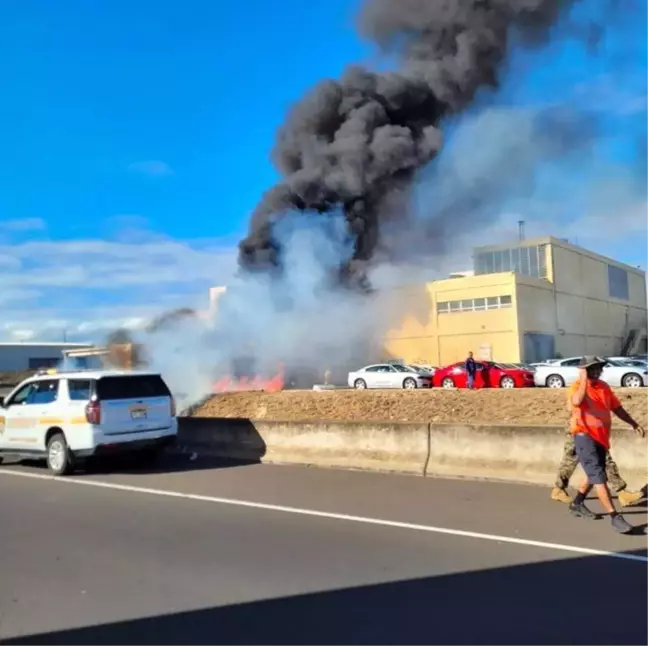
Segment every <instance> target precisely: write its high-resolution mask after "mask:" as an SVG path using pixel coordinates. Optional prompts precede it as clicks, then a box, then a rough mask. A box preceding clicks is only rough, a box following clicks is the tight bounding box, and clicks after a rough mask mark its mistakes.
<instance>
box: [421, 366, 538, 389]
mask: <svg viewBox="0 0 648 646" xmlns="http://www.w3.org/2000/svg"><path fill="white" fill-rule="evenodd" d="M476 363H477V372H476V374H475V388H528V387H529V386H534V385H535V384H534V382H533V372H532V371H531V370H526V369H524V368H520V367H518V366H513V365H509V364H504V363H495V362H493V361H477V362H476ZM466 381H467V374H466V365H465V362H463V361H460V362H458V363H453V364H452V365H450V366H446V367H445V368H438V369H437V371H436V372H435V373H434V381H433V383H434V387H435V388H466Z"/></svg>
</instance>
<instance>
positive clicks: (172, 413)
mask: <svg viewBox="0 0 648 646" xmlns="http://www.w3.org/2000/svg"><path fill="white" fill-rule="evenodd" d="M170 399H171V417H175V416H176V403H175V399H174V397H173V395H171V398H170Z"/></svg>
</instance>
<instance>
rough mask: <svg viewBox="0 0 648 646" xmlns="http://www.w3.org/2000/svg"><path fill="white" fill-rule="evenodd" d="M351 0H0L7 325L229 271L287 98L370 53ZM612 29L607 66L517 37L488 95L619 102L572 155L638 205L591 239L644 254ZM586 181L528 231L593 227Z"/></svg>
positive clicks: (42, 325) (157, 292) (0, 171)
mask: <svg viewBox="0 0 648 646" xmlns="http://www.w3.org/2000/svg"><path fill="white" fill-rule="evenodd" d="M586 4H588V3H586ZM589 4H590V5H591V2H590V3H589ZM355 9H356V3H355V2H354V1H349V0H326V1H324V0H313V1H312V2H304V1H303V0H277V1H276V2H273V3H270V2H267V0H264V1H262V0H251V1H250V2H247V3H242V2H232V1H229V0H223V2H221V3H215V2H211V1H209V0H190V1H188V2H172V1H171V0H156V1H153V0H138V1H137V2H126V1H125V0H76V1H75V0H57V1H56V2H42V1H41V0H7V1H5V2H4V3H3V5H2V8H1V9H0V72H1V74H2V79H3V100H2V102H1V103H0V140H1V141H2V146H1V147H0V252H1V253H0V283H2V285H3V288H2V292H1V293H0V305H2V307H3V312H4V316H3V321H2V322H0V336H4V337H6V338H26V337H28V336H41V337H47V338H60V336H61V334H62V330H63V329H66V330H67V334H68V337H69V338H84V337H85V338H92V337H94V336H96V335H97V334H99V333H100V332H101V331H103V330H105V329H106V328H107V327H108V328H109V327H111V326H113V325H115V324H121V323H133V324H134V323H135V322H136V321H138V320H140V319H141V318H142V317H146V316H148V315H150V314H151V313H153V312H155V311H157V310H159V309H166V308H169V307H175V306H182V305H200V306H204V305H205V304H206V289H207V287H208V286H209V285H213V284H219V283H222V282H224V281H226V280H227V277H228V276H230V275H231V272H232V271H233V268H234V263H235V251H234V250H233V246H234V245H235V244H236V242H237V241H238V239H239V238H240V236H241V235H242V233H243V232H244V231H245V228H246V222H247V218H248V215H249V212H250V211H251V210H252V209H253V207H254V205H255V203H256V201H257V200H258V198H259V196H260V194H261V192H262V191H263V190H264V189H265V188H267V187H268V186H270V185H271V184H272V183H273V182H274V180H275V179H276V176H275V174H274V171H273V169H272V167H271V165H270V162H269V159H268V154H269V151H270V149H271V147H272V144H273V140H274V134H275V131H276V128H277V126H278V125H279V124H280V123H281V121H282V119H283V116H284V113H285V111H286V109H287V108H288V107H289V105H290V104H291V102H293V101H294V100H296V99H298V98H299V96H300V95H301V94H302V93H303V92H304V90H306V89H307V88H308V87H309V86H311V85H312V84H313V83H315V82H316V81H318V80H319V79H321V78H322V77H325V76H333V77H335V76H338V75H339V74H340V72H341V71H342V69H343V68H344V66H345V65H346V64H347V63H349V62H367V61H370V60H371V58H372V55H373V53H372V50H371V49H370V48H369V47H368V45H367V44H366V43H361V42H359V41H358V40H357V38H356V35H355V32H354V30H353V18H354V13H355ZM643 22H644V25H645V20H644V21H643ZM627 29H643V30H644V32H645V26H641V25H639V27H637V25H636V24H626V25H623V26H622V27H621V31H620V32H619V33H623V30H627ZM644 42H645V38H644ZM606 46H607V47H610V48H611V50H610V51H611V54H610V56H608V58H609V59H610V60H613V61H614V65H613V66H612V68H610V69H608V68H605V66H603V67H601V69H598V68H597V67H596V65H594V64H592V63H591V61H590V60H589V59H587V57H586V56H585V57H584V58H583V60H579V58H578V57H579V56H582V54H581V53H579V52H578V51H576V50H573V49H571V50H570V49H569V48H567V49H565V48H564V47H557V48H554V49H553V50H552V51H551V52H549V53H550V56H549V58H547V59H546V60H548V61H550V63H549V64H546V63H544V64H542V65H539V64H538V61H537V57H530V58H525V57H524V56H520V57H517V58H516V59H515V61H514V65H513V71H514V73H512V74H511V75H510V77H511V78H512V79H513V81H511V82H508V83H506V84H505V89H504V92H503V93H502V95H501V96H500V97H499V98H498V100H497V101H495V102H493V101H492V100H490V99H488V101H487V102H490V104H491V107H492V104H493V103H494V104H495V106H496V107H497V105H507V106H508V105H511V104H513V105H525V103H529V102H530V103H533V104H534V105H535V104H538V103H542V102H546V100H547V97H548V96H552V95H555V96H558V97H559V96H563V95H564V94H565V93H572V94H573V95H574V96H575V97H580V98H576V99H574V100H575V101H582V102H583V103H584V104H589V103H590V101H591V96H592V92H596V93H598V94H597V96H600V97H601V101H602V102H603V100H604V99H605V100H608V102H610V103H612V106H610V107H604V108H603V112H604V115H605V119H606V120H607V121H606V122H605V123H606V124H607V125H606V133H607V135H606V137H603V138H602V139H601V141H600V142H598V143H597V146H599V148H597V150H598V151H599V152H598V153H597V155H596V160H594V161H595V162H596V163H594V162H592V163H591V164H590V163H588V165H587V168H585V169H583V168H581V169H580V172H581V174H583V173H584V174H585V175H586V176H587V178H589V179H588V181H590V182H591V179H592V178H593V177H600V174H601V173H602V172H603V171H602V170H601V169H602V168H604V169H605V172H606V173H607V172H608V171H607V169H609V168H610V165H612V166H614V167H617V168H619V169H620V170H619V174H620V176H623V183H624V188H623V189H619V188H618V184H615V188H614V190H617V191H618V190H622V191H623V196H624V199H626V198H627V204H626V205H625V206H624V209H625V211H624V213H627V212H630V211H631V210H632V209H634V210H632V213H634V214H635V215H632V218H633V219H632V220H631V222H630V224H629V225H628V226H630V228H631V231H630V232H629V233H630V237H625V238H624V236H622V235H619V234H618V231H617V235H616V236H615V237H614V239H613V240H612V239H610V236H609V235H605V236H603V237H601V236H600V235H599V240H598V242H597V241H596V239H593V240H592V241H591V244H592V245H594V246H596V245H598V250H600V251H603V252H606V253H613V254H614V255H617V256H618V257H619V259H621V260H626V261H627V262H631V263H632V264H645V255H646V248H645V242H646V241H645V196H643V202H642V195H643V186H642V185H641V181H639V184H640V185H639V188H638V190H634V189H633V190H634V192H633V191H630V190H629V189H627V188H625V182H626V181H628V178H629V177H631V173H629V172H628V171H627V168H628V167H630V166H632V167H635V168H636V167H637V165H638V164H639V165H640V163H641V159H643V158H645V144H644V148H643V152H642V151H641V150H640V147H639V153H637V149H636V145H637V142H636V131H637V123H639V121H637V120H642V121H643V124H644V128H645V115H646V112H645V111H646V107H645V94H646V89H645V84H646V80H645V64H644V65H643V67H642V66H638V65H637V63H636V56H635V58H633V53H632V52H628V51H627V47H626V40H625V39H624V38H619V37H618V36H617V38H616V39H612V40H611V41H610V42H608V43H607V44H606ZM615 48H616V49H615ZM612 54H613V55H612ZM611 78H612V79H613V80H612V81H611ZM548 88H553V91H552V92H549V91H548ZM579 88H580V90H579ZM579 92H580V93H581V94H579ZM619 97H620V98H619ZM621 99H622V100H621ZM620 103H622V104H623V105H622V106H620ZM480 109H481V106H480ZM624 111H625V112H624ZM633 146H634V148H633ZM637 155H639V159H638V158H637ZM597 160H598V161H597ZM601 160H602V161H601ZM643 163H644V166H643V168H644V173H645V161H644V162H643ZM572 171H574V169H572ZM577 175H578V173H577V172H574V177H576V176H577ZM557 176H559V177H560V178H561V182H563V186H564V172H563V170H562V169H561V171H560V172H559V173H557V172H556V170H555V168H554V169H553V171H552V169H546V170H545V171H544V175H543V179H542V181H540V185H542V186H545V184H546V185H547V186H548V187H549V188H546V189H540V193H541V194H538V195H537V196H536V198H537V200H536V204H544V200H545V198H546V195H547V194H549V193H550V192H551V191H552V190H553V189H552V186H555V184H556V177H557ZM644 179H645V177H644ZM554 193H555V191H554ZM575 193H578V195H577V196H570V198H569V199H570V215H569V217H568V218H563V217H562V216H558V215H555V214H554V215H555V217H554V218H553V219H552V218H548V224H547V223H544V222H541V220H542V216H538V219H539V220H540V221H539V222H531V224H530V228H531V231H533V230H534V227H536V228H537V229H538V232H542V233H545V232H547V233H552V232H553V233H562V232H563V231H562V230H561V231H555V229H557V228H558V229H562V228H564V230H565V231H568V232H573V231H574V230H576V231H577V232H580V233H581V238H587V236H585V235H584V229H583V222H584V221H585V220H583V219H582V218H583V217H585V216H587V215H589V212H588V209H589V207H588V206H587V204H586V202H587V197H588V193H587V191H585V192H583V191H575ZM637 195H638V196H639V198H637V199H638V201H637V200H636V199H635V198H636V196H637ZM596 202H597V203H598V202H600V200H599V199H598V198H597V199H596ZM576 204H578V206H577V207H575V206H574V205H576ZM615 204H618V202H615ZM637 205H639V206H637ZM505 206H507V207H510V208H514V207H515V208H518V207H519V206H520V205H519V204H517V205H516V204H515V203H513V202H512V203H511V204H508V205H505ZM524 208H529V204H528V202H527V203H526V204H525V205H524ZM637 208H639V212H641V210H642V209H643V216H642V217H643V222H641V221H640V220H641V218H639V219H638V216H637V215H636V209H637ZM509 210H510V209H509ZM540 210H542V209H540ZM536 211H538V209H536ZM594 216H595V220H594V222H598V223H599V224H600V223H601V222H608V219H607V216H606V214H605V213H603V214H601V213H598V214H594ZM624 217H630V216H625V215H624ZM596 218H598V220H597V219H596ZM504 220H506V218H504ZM491 224H492V225H493V230H494V231H498V229H497V226H498V223H497V222H492V223H491ZM505 224H506V222H505ZM545 225H546V226H545ZM506 226H508V225H506ZM597 226H598V225H597ZM543 227H544V228H547V227H548V228H550V229H551V230H549V231H545V230H542V231H540V230H541V229H543ZM505 228H506V227H505ZM585 228H587V227H585ZM599 229H600V227H599ZM617 229H618V227H617ZM637 230H639V231H640V232H641V236H640V237H639V238H637ZM492 235H495V234H492ZM570 235H571V233H570ZM480 237H483V236H480ZM637 240H639V242H637Z"/></svg>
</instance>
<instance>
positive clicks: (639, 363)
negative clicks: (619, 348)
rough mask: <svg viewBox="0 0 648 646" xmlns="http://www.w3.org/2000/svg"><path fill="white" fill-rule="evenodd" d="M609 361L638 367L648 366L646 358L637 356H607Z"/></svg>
mask: <svg viewBox="0 0 648 646" xmlns="http://www.w3.org/2000/svg"><path fill="white" fill-rule="evenodd" d="M605 358H606V359H607V360H608V361H610V362H613V363H615V364H618V365H620V366H636V367H638V368H641V367H646V366H648V361H646V360H645V359H636V358H635V357H605Z"/></svg>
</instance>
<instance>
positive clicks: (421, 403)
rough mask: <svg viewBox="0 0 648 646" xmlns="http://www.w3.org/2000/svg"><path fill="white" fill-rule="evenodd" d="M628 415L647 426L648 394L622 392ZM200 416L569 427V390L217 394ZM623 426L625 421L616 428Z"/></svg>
mask: <svg viewBox="0 0 648 646" xmlns="http://www.w3.org/2000/svg"><path fill="white" fill-rule="evenodd" d="M616 393H617V396H618V397H619V399H620V400H621V403H622V404H623V406H624V407H625V408H626V410H628V412H629V413H630V414H631V415H632V416H633V417H634V418H635V419H636V420H637V421H638V422H639V423H640V424H643V425H644V426H647V425H648V390H647V389H645V388H642V389H632V388H620V389H618V390H616ZM193 415H194V416H197V417H239V418H241V417H242V418H249V419H265V420H277V421H279V420H281V421H288V420H293V421H294V420H302V421H307V420H344V421H346V420H373V421H378V420H395V421H396V420H398V421H409V422H463V423H472V424H478V423H495V424H497V423H500V424H556V425H560V424H565V423H566V421H567V418H568V413H567V391H566V390H564V389H549V388H537V389H536V388H525V389H519V390H497V389H493V390H475V391H467V390H441V389H439V390H436V389H435V390H430V391H424V390H418V391H413V392H412V391H385V390H383V391H362V392H358V391H354V390H341V391H324V392H312V391H306V392H305V391H283V392H278V393H260V392H242V393H224V394H221V395H215V396H213V397H211V398H210V399H209V400H207V401H206V402H205V403H204V404H202V405H201V406H199V407H197V408H196V409H195V410H194V411H193ZM615 426H617V427H618V428H620V427H621V426H624V425H623V424H622V423H621V422H618V423H617V424H615Z"/></svg>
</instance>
